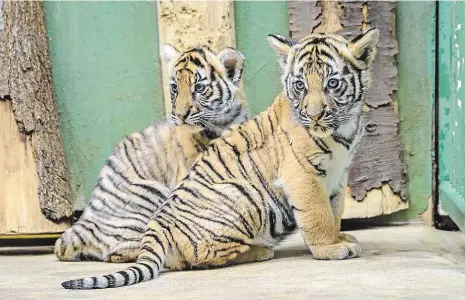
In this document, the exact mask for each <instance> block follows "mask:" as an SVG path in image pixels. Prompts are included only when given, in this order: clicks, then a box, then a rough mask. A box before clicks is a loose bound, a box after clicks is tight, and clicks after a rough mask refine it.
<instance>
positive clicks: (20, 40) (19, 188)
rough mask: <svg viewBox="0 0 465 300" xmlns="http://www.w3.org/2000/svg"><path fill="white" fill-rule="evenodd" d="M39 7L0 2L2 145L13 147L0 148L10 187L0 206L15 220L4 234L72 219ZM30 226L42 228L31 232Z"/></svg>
mask: <svg viewBox="0 0 465 300" xmlns="http://www.w3.org/2000/svg"><path fill="white" fill-rule="evenodd" d="M42 4H43V3H42V2H41V1H36V2H22V1H1V2H0V15H2V16H3V20H2V21H1V24H2V25H1V27H0V66H1V68H0V99H2V100H5V101H8V103H3V104H2V118H1V120H2V122H4V125H5V126H7V128H9V131H6V129H3V131H2V132H3V134H4V135H3V136H2V143H5V139H6V140H10V139H11V140H10V141H11V142H12V143H13V144H9V143H6V144H4V148H5V149H3V151H5V152H6V153H5V154H8V155H7V156H5V157H6V158H4V159H6V160H7V161H4V166H5V168H3V169H0V173H3V176H6V177H7V178H5V180H7V181H10V182H11V184H12V186H11V187H10V186H8V185H4V186H3V189H4V190H3V192H1V193H0V194H3V195H2V196H3V197H2V199H0V201H1V203H2V205H3V206H4V207H5V206H6V207H7V208H8V209H9V210H11V211H10V212H11V213H13V212H14V213H17V214H19V216H16V215H15V214H12V215H8V220H6V221H5V222H6V224H7V226H5V227H4V228H3V229H6V230H20V231H23V230H33V231H34V232H37V231H38V230H39V231H40V230H44V229H45V228H48V227H49V226H51V225H50V224H48V223H47V222H45V223H44V222H42V220H41V219H42V218H43V217H44V215H45V217H47V218H48V219H50V220H54V221H58V220H61V219H63V218H69V217H71V216H72V215H73V205H72V199H71V196H70V191H69V184H68V178H67V170H66V165H65V158H64V154H63V148H62V143H61V136H60V128H59V119H58V112H57V109H56V103H55V95H54V92H53V85H52V82H53V80H52V74H51V65H50V58H49V49H48V38H47V34H46V29H45V22H44V12H43V5H42ZM12 118H13V119H12ZM13 121H15V123H14V124H13V123H12V122H13ZM2 127H3V126H2ZM14 127H16V128H14ZM9 133H11V134H13V136H11V137H9V136H8V134H9ZM26 146H27V147H26ZM15 167H18V168H19V170H18V172H16V171H15V170H14V168H15ZM33 173H34V174H33ZM14 176H20V177H21V178H16V177H14ZM23 176H24V177H25V178H27V179H29V180H31V182H28V181H27V180H25V179H24V178H22V177H23ZM2 184H4V183H3V180H2ZM33 194H36V196H33ZM25 195H27V196H28V197H27V198H24V197H25ZM32 201H36V202H37V203H33V202H32ZM6 207H5V208H6ZM29 210H30V211H29ZM34 214H37V216H34ZM42 214H43V215H42ZM5 217H6V216H5ZM18 218H19V219H18ZM10 219H12V220H10ZM19 220H22V221H24V222H25V223H24V224H22V223H17V222H19ZM34 221H37V222H39V223H38V225H41V226H39V227H37V228H35V227H34V226H33V224H34V223H33V222H34ZM10 222H11V223H10ZM16 223H17V224H16ZM4 224H5V223H4ZM11 224H16V225H18V226H19V227H22V228H19V229H18V227H17V226H16V225H14V226H13V227H11V226H10V225H11ZM42 225H43V226H45V228H44V227H43V226H42ZM52 227H53V228H58V227H59V226H58V227H54V226H52ZM26 228H27V229H26Z"/></svg>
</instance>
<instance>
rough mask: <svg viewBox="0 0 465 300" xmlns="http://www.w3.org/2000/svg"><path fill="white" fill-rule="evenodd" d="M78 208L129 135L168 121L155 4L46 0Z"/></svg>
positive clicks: (52, 50)
mask: <svg viewBox="0 0 465 300" xmlns="http://www.w3.org/2000/svg"><path fill="white" fill-rule="evenodd" d="M45 12H46V21H47V29H48V35H49V37H50V49H51V59H52V71H53V80H54V86H55V92H56V96H57V97H56V98H57V102H58V109H59V113H60V120H61V131H62V136H63V143H64V150H65V154H66V160H67V165H68V170H69V174H70V180H71V186H72V192H73V194H74V196H75V197H76V199H77V202H76V204H77V205H76V208H77V209H81V208H83V206H84V200H85V199H88V197H89V194H90V192H91V189H92V188H93V186H94V185H95V183H96V179H97V176H98V173H99V171H100V169H101V167H102V165H103V162H104V160H105V159H106V158H107V157H108V156H109V155H110V154H111V152H112V150H113V148H114V146H115V144H116V142H117V141H118V140H120V139H121V138H122V137H123V136H124V135H125V134H128V133H131V132H133V131H137V130H140V129H142V128H143V127H145V126H147V125H149V124H150V123H151V122H152V121H153V120H156V119H159V118H160V117H162V116H163V113H164V108H163V100H162V99H163V98H162V89H161V78H160V76H159V74H160V72H159V70H160V67H159V61H158V60H159V55H158V37H157V35H158V30H157V17H156V16H157V12H156V5H155V3H154V2H87V1H86V2H68V1H63V2H45Z"/></svg>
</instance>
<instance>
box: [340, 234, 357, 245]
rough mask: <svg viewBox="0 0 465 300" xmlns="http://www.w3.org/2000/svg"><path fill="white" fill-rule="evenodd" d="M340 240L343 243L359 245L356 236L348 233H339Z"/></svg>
mask: <svg viewBox="0 0 465 300" xmlns="http://www.w3.org/2000/svg"><path fill="white" fill-rule="evenodd" d="M339 240H340V241H341V242H349V243H355V244H358V243H359V242H358V240H357V238H356V237H355V236H353V235H351V234H348V233H344V232H339Z"/></svg>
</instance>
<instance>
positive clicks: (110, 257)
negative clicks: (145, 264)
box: [103, 242, 140, 263]
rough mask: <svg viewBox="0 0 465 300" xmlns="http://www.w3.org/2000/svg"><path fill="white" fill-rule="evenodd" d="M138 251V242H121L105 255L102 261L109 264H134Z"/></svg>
mask: <svg viewBox="0 0 465 300" xmlns="http://www.w3.org/2000/svg"><path fill="white" fill-rule="evenodd" d="M139 251H140V242H122V243H119V244H117V245H116V246H115V247H114V248H113V249H110V252H109V253H108V254H106V255H105V257H104V259H103V260H104V261H105V262H111V263H127V262H135V261H136V260H137V256H138V255H139Z"/></svg>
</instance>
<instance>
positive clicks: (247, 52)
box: [234, 1, 289, 114]
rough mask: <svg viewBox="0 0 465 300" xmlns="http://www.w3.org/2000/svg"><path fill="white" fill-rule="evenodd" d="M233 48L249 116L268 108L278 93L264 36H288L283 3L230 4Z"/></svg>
mask: <svg viewBox="0 0 465 300" xmlns="http://www.w3.org/2000/svg"><path fill="white" fill-rule="evenodd" d="M234 16H235V23H236V41H237V42H236V45H237V48H238V49H239V50H240V51H241V52H242V54H244V56H245V58H246V61H245V68H244V83H245V92H246V97H247V103H248V105H249V108H250V113H251V114H257V113H259V112H261V111H263V110H264V109H265V108H266V107H268V106H269V105H270V104H271V103H272V102H273V101H274V99H275V97H276V96H277V95H278V93H279V92H281V91H282V85H281V83H280V75H281V74H280V70H279V65H278V62H277V60H276V54H275V53H274V52H273V50H272V49H271V47H270V46H269V44H268V42H267V37H268V34H270V33H275V34H282V35H284V36H287V37H288V36H289V11H288V6H287V1H236V2H234Z"/></svg>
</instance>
